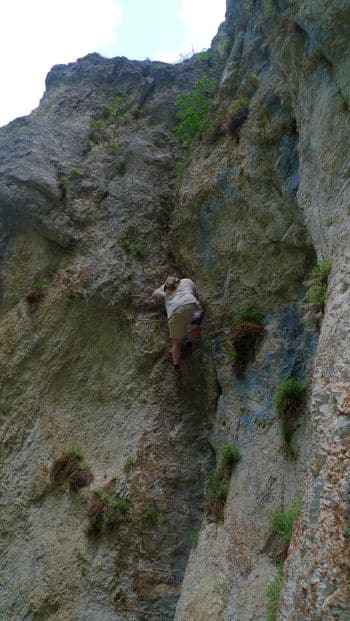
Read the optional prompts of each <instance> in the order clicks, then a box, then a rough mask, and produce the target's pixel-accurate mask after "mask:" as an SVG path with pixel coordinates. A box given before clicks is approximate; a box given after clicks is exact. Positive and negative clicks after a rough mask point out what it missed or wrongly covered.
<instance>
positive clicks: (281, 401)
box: [274, 377, 306, 458]
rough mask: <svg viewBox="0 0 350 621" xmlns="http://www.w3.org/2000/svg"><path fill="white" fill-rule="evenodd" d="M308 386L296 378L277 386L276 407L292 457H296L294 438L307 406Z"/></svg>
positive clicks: (287, 448) (275, 394)
mask: <svg viewBox="0 0 350 621" xmlns="http://www.w3.org/2000/svg"><path fill="white" fill-rule="evenodd" d="M305 397H306V385H305V383H304V382H303V381H301V380H300V379H297V378H296V377H288V378H286V379H284V380H283V381H282V382H280V384H279V385H278V386H277V388H276V390H275V393H274V405H275V408H276V411H277V414H278V416H279V418H280V420H281V431H282V438H283V441H284V443H285V448H286V450H287V453H288V454H289V456H290V457H294V458H295V457H296V451H295V449H294V447H293V444H292V437H293V434H294V432H295V430H296V427H297V424H298V419H299V417H300V415H301V414H302V412H303V409H304V406H305Z"/></svg>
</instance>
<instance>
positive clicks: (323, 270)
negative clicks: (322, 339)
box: [303, 258, 332, 328]
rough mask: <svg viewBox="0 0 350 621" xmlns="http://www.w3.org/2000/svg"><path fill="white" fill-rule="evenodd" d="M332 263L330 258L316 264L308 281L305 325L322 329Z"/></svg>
mask: <svg viewBox="0 0 350 621" xmlns="http://www.w3.org/2000/svg"><path fill="white" fill-rule="evenodd" d="M331 269H332V263H331V260H330V259H329V258H326V259H322V260H320V261H318V262H317V263H316V265H315V266H314V267H313V269H312V270H311V272H310V275H309V277H308V279H307V281H306V286H307V291H306V294H305V299H306V302H307V303H308V306H307V314H306V315H305V317H304V320H303V321H304V323H313V324H314V325H316V327H318V328H319V327H320V324H321V321H322V318H323V313H324V307H325V303H326V295H327V284H328V276H329V274H330V273H331Z"/></svg>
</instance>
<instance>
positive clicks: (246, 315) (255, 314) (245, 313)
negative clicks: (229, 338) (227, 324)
mask: <svg viewBox="0 0 350 621" xmlns="http://www.w3.org/2000/svg"><path fill="white" fill-rule="evenodd" d="M263 317H264V315H263V314H262V313H261V312H260V311H258V310H256V309H254V308H247V309H245V310H242V311H240V312H239V313H237V314H236V315H235V316H234V318H233V322H232V325H233V327H234V328H235V327H236V326H238V325H239V324H241V323H243V322H245V321H254V322H255V323H258V324H259V325H262V321H263Z"/></svg>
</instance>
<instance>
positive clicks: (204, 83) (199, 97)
mask: <svg viewBox="0 0 350 621" xmlns="http://www.w3.org/2000/svg"><path fill="white" fill-rule="evenodd" d="M215 91H216V82H215V80H213V79H211V78H208V77H203V78H199V79H198V80H197V81H196V86H195V89H194V90H193V91H191V92H187V93H182V94H181V95H179V96H178V97H177V99H176V106H177V110H178V111H177V119H178V121H179V123H178V125H176V127H175V128H174V130H173V133H174V135H175V137H176V138H177V139H178V140H179V142H181V143H182V144H184V145H185V146H187V147H190V146H191V145H192V144H193V143H194V142H195V141H196V140H197V139H198V138H199V137H200V136H201V134H202V133H203V130H204V128H205V123H206V121H207V117H208V113H209V109H210V106H211V102H212V99H213V96H214V94H215Z"/></svg>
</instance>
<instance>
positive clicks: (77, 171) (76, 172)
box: [69, 166, 81, 177]
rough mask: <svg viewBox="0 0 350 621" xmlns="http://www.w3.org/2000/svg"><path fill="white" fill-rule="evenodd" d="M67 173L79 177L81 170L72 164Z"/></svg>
mask: <svg viewBox="0 0 350 621" xmlns="http://www.w3.org/2000/svg"><path fill="white" fill-rule="evenodd" d="M69 174H70V175H71V177H80V175H81V170H80V168H77V167H76V166H73V168H71V169H70V171H69Z"/></svg>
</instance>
